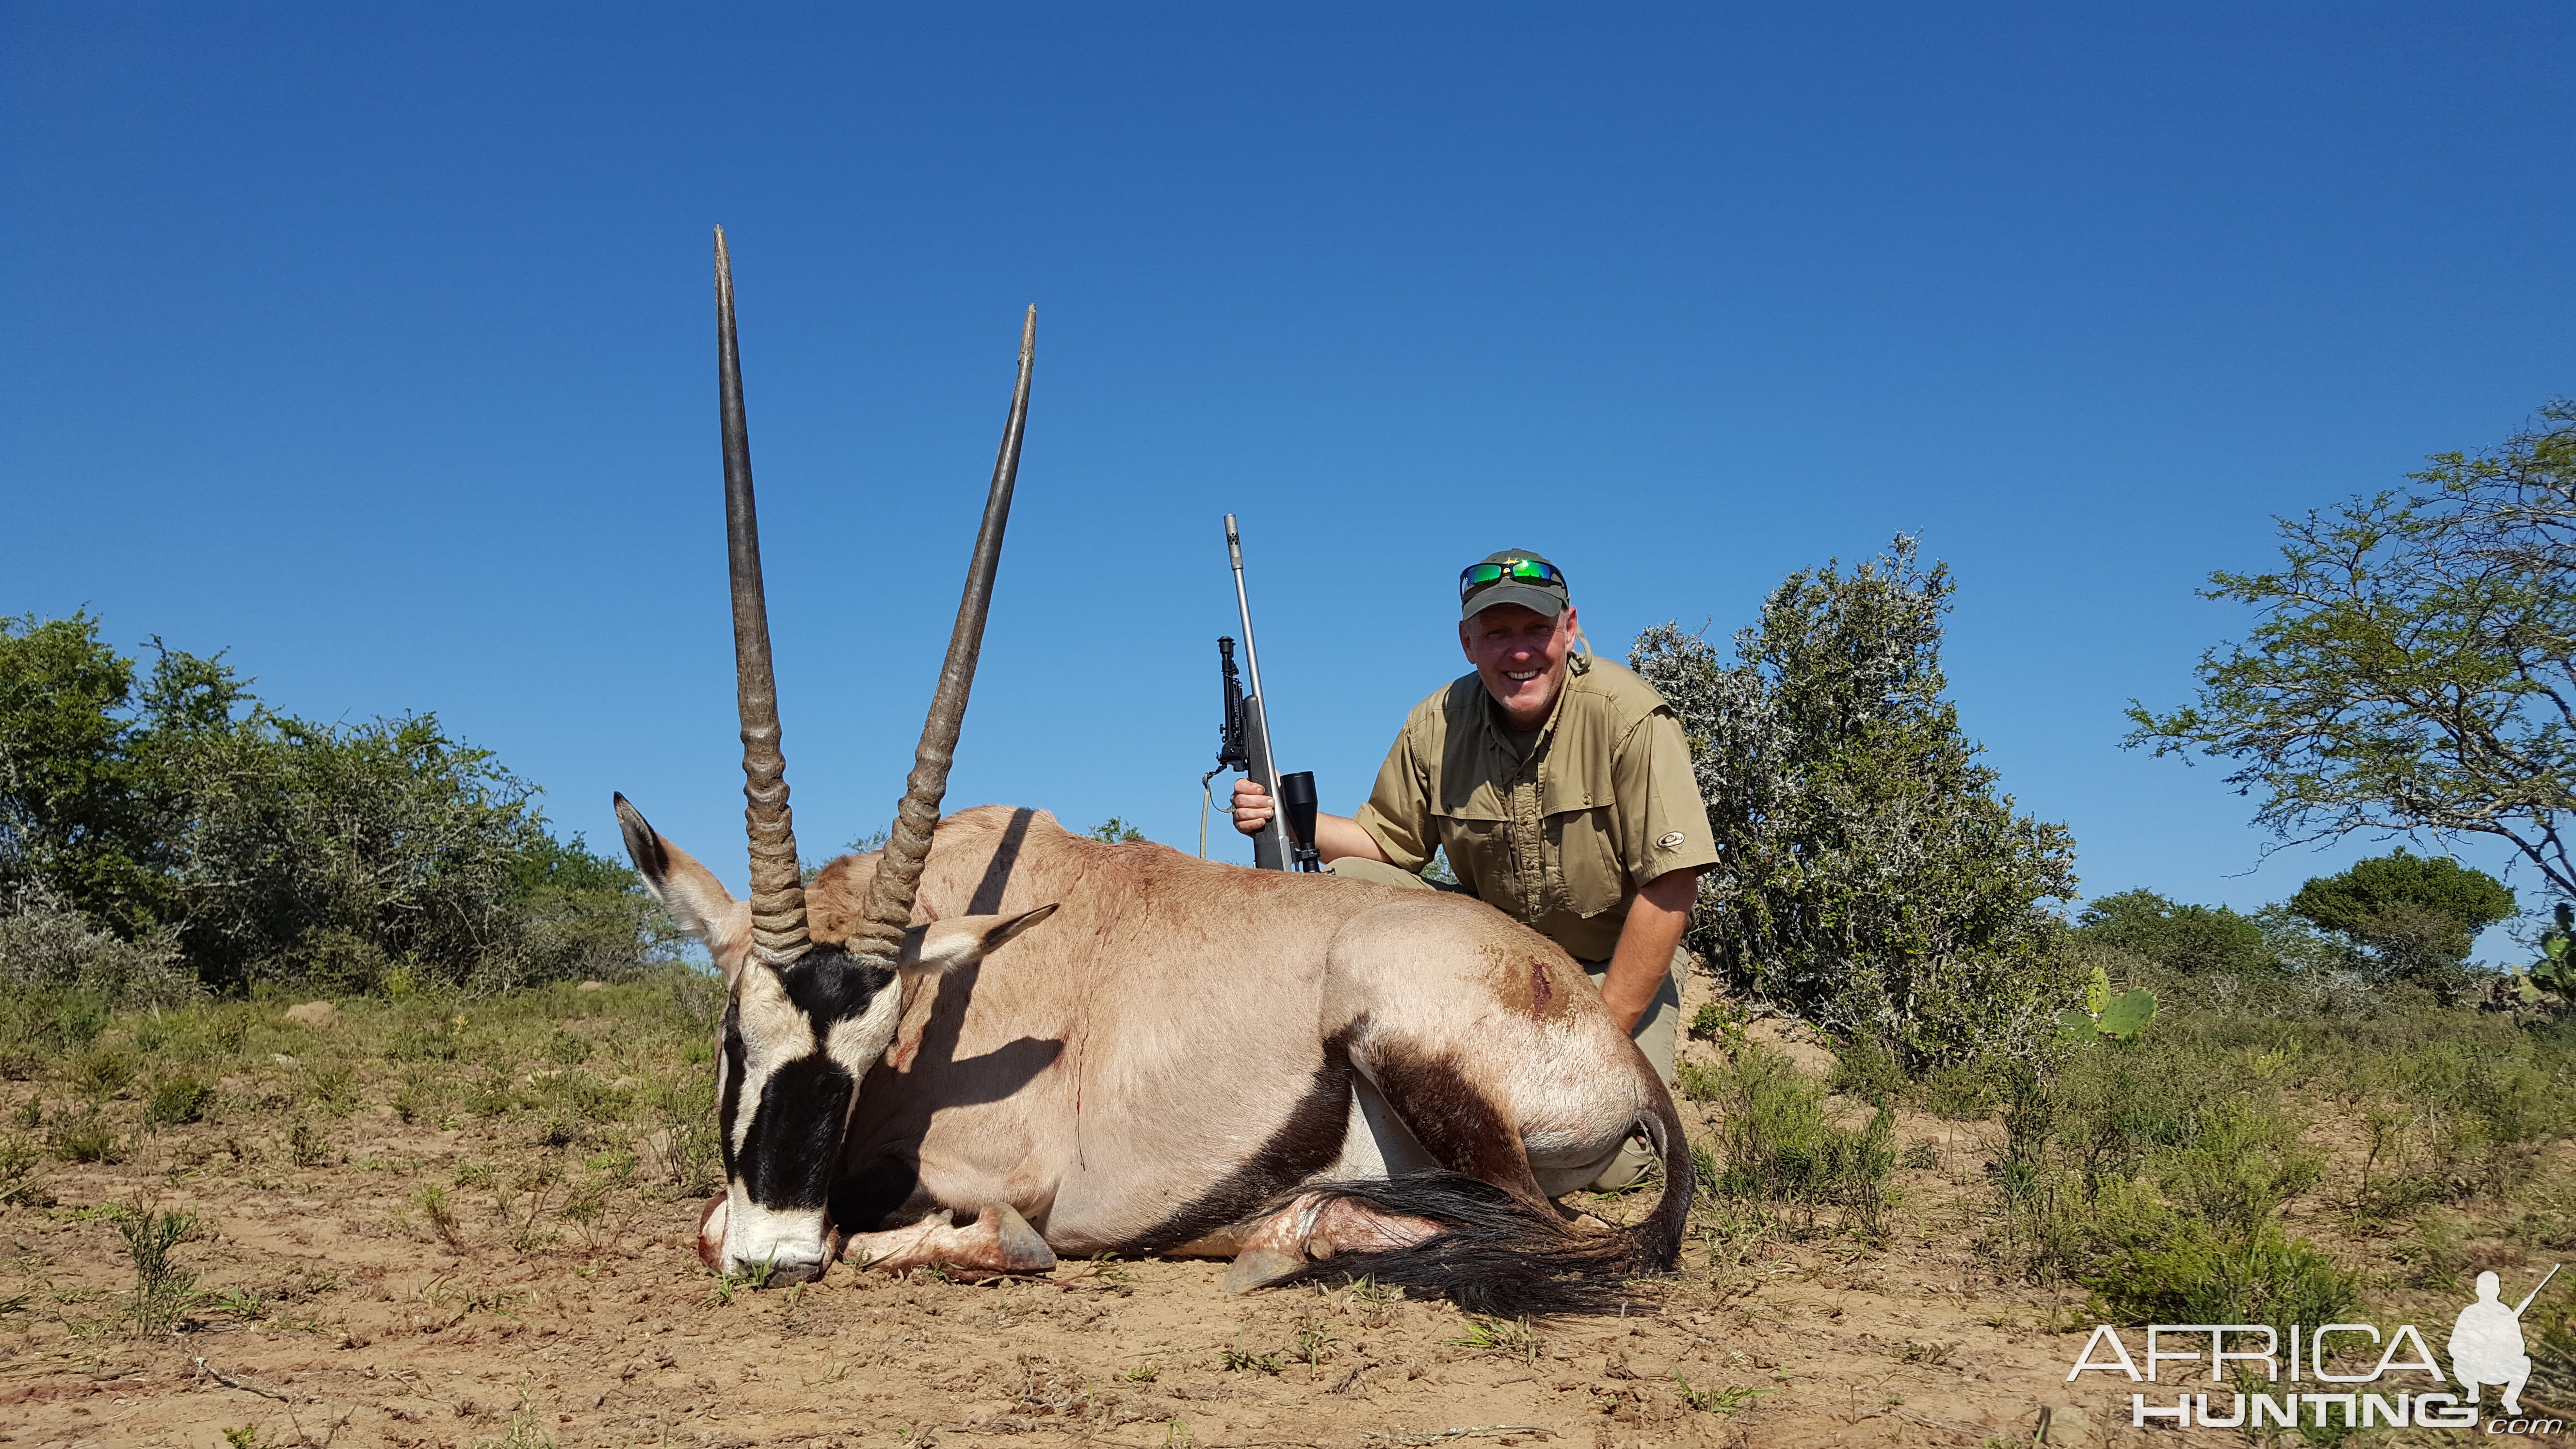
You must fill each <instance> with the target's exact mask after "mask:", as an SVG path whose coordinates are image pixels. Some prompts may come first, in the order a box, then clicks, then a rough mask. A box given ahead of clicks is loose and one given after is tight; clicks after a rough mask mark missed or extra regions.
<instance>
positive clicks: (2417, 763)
mask: <svg viewBox="0 0 2576 1449" xmlns="http://www.w3.org/2000/svg"><path fill="white" fill-rule="evenodd" d="M2428 461H2429V463H2430V466H2429V467H2427V468H2425V469H2424V470H2423V471H2422V472H2419V473H2414V474H2410V475H2409V478H2410V479H2411V481H2412V483H2413V485H2414V486H2413V487H2411V488H2406V489H2393V490H2389V491H2386V492H2381V493H2376V494H2372V495H2369V496H2367V497H2355V498H2353V499H2351V500H2349V501H2347V502H2345V503H2343V504H2341V505H2338V506H2337V507H2335V508H2334V509H2332V510H2330V511H2324V512H2320V511H2314V510H2311V511H2310V512H2309V513H2308V514H2306V515H2305V516H2304V517H2300V518H2284V519H2281V520H2279V523H2280V529H2281V559H2282V566H2281V568H2279V569H2278V570H2276V571H2273V572H2270V573H2259V574H2239V573H2228V572H2224V571H2222V572H2218V573H2213V574H2211V575H2210V585H2211V586H2210V587H2209V588H2207V589H2205V590H2203V591H2202V594H2203V596H2204V597H2207V598H2213V599H2225V600H2230V601H2232V602H2236V603H2242V604H2250V605H2252V606H2254V608H2255V609H2256V610H2258V611H2259V613H2260V616H2261V618H2260V622H2259V623H2257V624H2256V625H2255V627H2254V629H2253V631H2252V634H2251V636H2250V637H2249V638H2247V639H2246V640H2245V642H2243V643H2239V644H2229V645H2225V646H2223V647H2221V648H2216V649H2212V650H2210V651H2208V652H2207V653H2205V654H2203V655H2202V656H2201V662H2200V666H2199V669H2198V675H2199V679H2200V697H2199V700H2198V701H2197V702H2196V703H2194V704H2192V705H2188V706H2185V707H2184V708H2182V709H2178V710H2175V711H2174V712H2172V713H2171V714H2163V715H2159V714H2156V713H2154V712H2152V711H2150V710H2148V709H2146V708H2145V707H2144V706H2143V705H2140V704H2138V703H2137V702H2136V701H2134V700H2133V701H2131V703H2130V708H2129V717H2130V719H2131V721H2132V722H2133V723H2134V724H2135V726H2136V728H2135V729H2134V730H2133V731H2132V733H2131V734H2130V735H2129V737H2128V740H2127V743H2128V744H2129V745H2130V746H2132V747H2135V746H2140V745H2152V746H2154V748H2155V752H2156V753H2157V754H2158V755H2167V754H2179V755H2185V756H2186V757H2188V756H2189V755H2190V754H2192V753H2198V754H2200V755H2202V756H2206V757H2211V758H2222V759H2227V760H2232V761H2234V762H2235V764H2236V768H2235V770H2234V771H2233V773H2231V774H2229V775H2228V777H2227V782H2228V783H2229V784H2231V785H2233V786H2235V787H2236V788H2237V791H2238V793H2240V794H2245V795H2251V796H2256V797H2259V799H2260V800H2261V805H2260V807H2259V809H2258V810H2257V812H2256V814H2255V820H2256V822H2257V823H2259V824H2262V825H2265V826H2268V827H2270V828H2271V830H2272V831H2273V833H2274V836H2275V841H2274V843H2273V844H2272V845H2271V846H2270V847H2269V849H2271V850H2280V849H2285V848H2288V847H2289V846H2293V845H2304V844H2308V843H2312V842H2314V841H2318V840H2322V839H2327V838H2330V837H2334V836H2341V835H2345V834H2349V833H2351V832H2353V831H2356V830H2377V831H2385V832H2389V833H2393V834H2414V833H2422V834H2428V835H2431V836H2432V837H2434V838H2435V839H2436V840H2440V841H2443V842H2444V843H2445V844H2449V843H2452V842H2454V841H2456V840H2457V838H2458V837H2461V836H2468V835H2483V836H2489V837H2492V838H2495V839H2498V840H2502V841H2504V842H2506V843H2507V844H2509V845H2511V846H2512V847H2513V849H2514V850H2515V851H2516V852H2517V853H2518V855H2519V856H2520V857H2521V859H2522V860H2523V861H2525V862H2527V863H2529V864H2530V865H2532V866H2533V867H2535V868H2537V869H2538V870H2539V871H2540V873H2541V875H2542V876H2543V877H2544V878H2545V879H2546V880H2547V882H2548V884H2549V886H2550V888H2551V890H2552V891H2554V892H2555V893H2556V894H2558V895H2560V896H2562V897H2566V896H2576V864H2571V861H2570V857H2569V853H2568V840H2567V838H2566V833H2565V832H2566V828H2567V815H2568V812H2569V811H2570V810H2571V809H2576V402H2570V401H2568V400H2565V399H2560V400H2558V401H2554V402H2552V403H2550V404H2549V405H2548V406H2546V407H2543V408H2542V409H2541V410H2540V413H2539V416H2538V417H2537V418H2536V419H2535V420H2534V422H2533V423H2532V424H2530V425H2529V426H2527V427H2525V428H2524V429H2523V430H2522V431H2520V432H2518V433H2516V434H2515V435H2514V436H2513V437H2511V438H2510V439H2508V440H2506V442H2505V443H2504V444H2503V446H2501V447H2498V448H2494V449H2490V450H2488V451H2485V452H2481V453H2476V454H2468V453H2456V452H2455V453H2442V454H2437V455H2435V456H2434V457H2432V458H2431V459H2430V460H2428Z"/></svg>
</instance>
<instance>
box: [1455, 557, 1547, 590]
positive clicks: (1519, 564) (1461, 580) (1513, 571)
mask: <svg viewBox="0 0 2576 1449" xmlns="http://www.w3.org/2000/svg"><path fill="white" fill-rule="evenodd" d="M1505 579H1510V580H1512V581H1513V582H1515V583H1524V584H1547V585H1551V586H1553V587H1556V588H1560V589H1562V588H1564V587H1565V570H1563V569H1561V568H1558V567H1557V566H1556V565H1554V564H1552V563H1547V562H1544V561H1542V560H1539V559H1534V558H1516V559H1511V560H1509V561H1507V562H1504V563H1480V564H1469V565H1467V566H1466V567H1465V568H1463V569H1460V570H1459V571H1458V597H1459V598H1461V599H1463V598H1465V597H1467V596H1468V595H1469V594H1472V593H1474V592H1475V591H1476V590H1478V589H1481V588H1484V587H1485V586H1486V585H1488V584H1499V583H1501V582H1503V581H1504V580H1505Z"/></svg>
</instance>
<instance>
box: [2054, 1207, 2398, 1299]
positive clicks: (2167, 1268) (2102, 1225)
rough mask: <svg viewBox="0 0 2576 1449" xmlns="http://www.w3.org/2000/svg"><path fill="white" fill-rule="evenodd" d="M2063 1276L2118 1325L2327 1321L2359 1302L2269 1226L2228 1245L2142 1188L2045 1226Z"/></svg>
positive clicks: (2330, 1269) (2351, 1288) (2343, 1277)
mask: <svg viewBox="0 0 2576 1449" xmlns="http://www.w3.org/2000/svg"><path fill="white" fill-rule="evenodd" d="M2050 1238H2051V1241H2050V1251H2051V1253H2052V1254H2053V1255H2054V1256H2055V1257H2056V1259H2057V1260H2058V1263H2059V1264H2060V1266H2061V1267H2063V1269H2064V1270H2065V1271H2066V1274H2067V1276H2068V1277H2070V1278H2073V1279H2074V1280H2075V1281H2076V1282H2078V1283H2080V1284H2082V1285H2083V1286H2084V1287H2086V1288H2088V1289H2090V1290H2092V1292H2093V1293H2094V1295H2095V1296H2096V1298H2097V1299H2098V1300H2099V1307H2100V1309H2101V1311H2102V1312H2104V1313H2105V1314H2106V1315H2108V1316H2109V1317H2111V1318H2113V1319H2115V1320H2116V1321H2119V1322H2123V1323H2268V1324H2272V1325H2274V1326H2275V1327H2278V1328H2281V1329H2283V1330H2284V1331H2286V1330H2287V1328H2288V1326H2289V1325H2290V1324H2293V1323H2306V1324H2316V1323H2332V1322H2335V1321H2337V1319H2339V1318H2340V1317H2341V1316H2342V1315H2343V1314H2344V1313H2345V1311H2346V1310H2347V1309H2349V1308H2351V1307H2352V1306H2353V1304H2354V1303H2355V1302H2357V1301H2358V1300H2359V1297H2360V1279H2359V1277H2358V1275H2356V1274H2353V1273H2350V1272H2347V1271H2345V1270H2344V1269H2343V1268H2341V1267H2339V1266H2337V1264H2336V1263H2335V1261H2334V1259H2333V1258H2332V1257H2331V1256H2329V1255H2328V1254H2327V1253H2326V1252H2325V1251H2324V1250H2323V1249H2321V1248H2319V1247H2317V1246H2316V1245H2315V1244H2314V1243H2311V1242H2309V1241H2308V1240H2307V1239H2305V1238H2296V1239H2293V1238H2290V1237H2288V1236H2287V1235H2286V1234H2284V1233H2283V1231H2282V1230H2281V1226H2280V1224H2278V1223H2274V1222H2265V1223H2263V1224H2261V1225H2260V1226H2259V1227H2258V1228H2257V1229H2256V1230H2255V1231H2254V1232H2253V1233H2252V1234H2250V1235H2248V1236H2245V1237H2242V1238H2231V1237H2229V1236H2227V1235H2226V1234H2224V1233H2222V1232H2220V1231H2219V1230H2218V1229H2216V1228H2215V1227H2213V1226H2212V1225H2211V1224H2210V1223H2208V1222H2207V1221H2205V1220H2203V1219H2202V1218H2200V1217H2198V1216H2195V1215H2193V1214H2191V1213H2188V1212H2183V1211H2178V1210H2177V1209H2175V1208H2174V1207H2172V1206H2171V1205H2169V1204H2167V1203H2166V1202H2164V1201H2163V1200H2162V1199H2160V1198H2158V1197H2157V1196H2156V1194H2155V1193H2154V1192H2153V1191H2151V1190H2150V1189H2148V1188H2147V1187H2145V1186H2143V1185H2140V1184H2134V1183H2124V1182H2113V1183H2109V1184H2106V1185H2105V1186H2104V1188H2103V1191H2102V1192H2101V1194H2100V1195H2099V1196H2098V1197H2096V1198H2095V1199H2094V1200H2093V1201H2092V1202H2090V1203H2086V1204H2080V1205H2074V1204H2070V1205H2068V1206H2066V1207H2065V1208H2063V1209H2062V1210H2061V1211H2060V1213H2059V1214H2058V1215H2057V1217H2056V1219H2055V1220H2054V1222H2053V1223H2052V1224H2051V1233H2050Z"/></svg>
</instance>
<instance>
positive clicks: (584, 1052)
mask: <svg viewBox="0 0 2576 1449" xmlns="http://www.w3.org/2000/svg"><path fill="white" fill-rule="evenodd" d="M589 1059H590V1038H588V1037H585V1036H583V1035H581V1034H580V1033H578V1032H570V1031H558V1032H556V1033H555V1034H554V1035H552V1036H550V1037H547V1038H546V1060H548V1061H550V1062H561V1063H562V1064H563V1065H565V1066H568V1067H577V1066H579V1065H581V1064H582V1063H583V1062H585V1061H587V1060H589Z"/></svg>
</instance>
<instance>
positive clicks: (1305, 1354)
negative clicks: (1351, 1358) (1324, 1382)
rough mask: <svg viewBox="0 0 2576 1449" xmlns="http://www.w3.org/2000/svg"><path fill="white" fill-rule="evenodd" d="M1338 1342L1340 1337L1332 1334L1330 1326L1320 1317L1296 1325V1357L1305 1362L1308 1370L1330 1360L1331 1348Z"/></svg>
mask: <svg viewBox="0 0 2576 1449" xmlns="http://www.w3.org/2000/svg"><path fill="white" fill-rule="evenodd" d="M1340 1341H1341V1335H1340V1334H1337V1333H1335V1332H1333V1326H1332V1324H1330V1323H1328V1322H1326V1321H1325V1320H1324V1318H1323V1317H1322V1316H1321V1315H1316V1316H1313V1317H1310V1318H1308V1319H1306V1320H1305V1321H1304V1322H1302V1323H1300V1324H1298V1325H1297V1356H1298V1357H1299V1358H1302V1359H1304V1360H1305V1361H1306V1367H1308V1368H1315V1367H1317V1366H1319V1365H1321V1364H1322V1363H1323V1361H1324V1360H1326V1359H1328V1358H1331V1357H1332V1356H1333V1346H1334V1345H1335V1344H1337V1343H1339V1342H1340Z"/></svg>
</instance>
